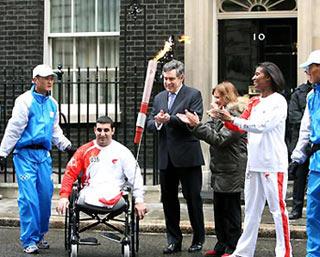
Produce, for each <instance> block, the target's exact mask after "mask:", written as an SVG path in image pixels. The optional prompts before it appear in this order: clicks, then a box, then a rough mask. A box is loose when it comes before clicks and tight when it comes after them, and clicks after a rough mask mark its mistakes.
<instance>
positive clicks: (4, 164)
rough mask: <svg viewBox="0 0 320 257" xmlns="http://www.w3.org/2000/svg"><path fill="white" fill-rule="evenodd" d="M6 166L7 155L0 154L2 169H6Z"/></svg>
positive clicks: (0, 168) (0, 166) (0, 167)
mask: <svg viewBox="0 0 320 257" xmlns="http://www.w3.org/2000/svg"><path fill="white" fill-rule="evenodd" d="M5 166H6V157H3V156H0V170H1V171H2V170H4V168H5Z"/></svg>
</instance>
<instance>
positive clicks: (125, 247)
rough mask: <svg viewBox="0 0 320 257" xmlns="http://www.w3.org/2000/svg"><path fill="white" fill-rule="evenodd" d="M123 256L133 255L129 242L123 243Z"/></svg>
mask: <svg viewBox="0 0 320 257" xmlns="http://www.w3.org/2000/svg"><path fill="white" fill-rule="evenodd" d="M122 256H123V257H131V255H130V245H129V244H123V245H122Z"/></svg>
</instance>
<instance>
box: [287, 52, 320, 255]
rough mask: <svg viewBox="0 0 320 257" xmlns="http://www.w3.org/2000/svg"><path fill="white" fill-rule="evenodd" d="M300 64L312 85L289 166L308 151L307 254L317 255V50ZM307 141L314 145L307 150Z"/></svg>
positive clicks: (319, 178) (319, 244)
mask: <svg viewBox="0 0 320 257" xmlns="http://www.w3.org/2000/svg"><path fill="white" fill-rule="evenodd" d="M300 67H302V68H304V69H305V71H306V72H307V73H308V75H309V76H310V82H311V83H313V85H314V89H313V90H311V91H310V93H309V94H308V96H307V106H306V109H305V112H304V115H303V118H302V121H301V126H300V134H299V140H298V143H297V145H296V147H295V149H294V151H293V153H292V155H291V159H292V163H291V164H290V167H289V169H294V167H295V166H296V164H301V163H303V162H304V161H305V160H306V159H307V157H308V154H309V155H310V154H311V157H310V165H309V169H310V172H309V179H308V188H307V237H308V239H307V257H320V236H319V235H320V215H319V214H320V151H319V150H320V50H316V51H313V52H311V53H310V55H309V57H308V60H307V61H306V62H305V63H303V64H301V65H300ZM309 141H310V142H311V143H312V144H313V145H312V148H311V149H312V150H311V151H309V153H308V152H307V151H306V149H307V147H306V146H307V145H308V143H309Z"/></svg>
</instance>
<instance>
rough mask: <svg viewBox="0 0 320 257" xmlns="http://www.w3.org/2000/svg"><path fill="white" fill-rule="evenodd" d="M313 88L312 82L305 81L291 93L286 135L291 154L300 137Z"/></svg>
mask: <svg viewBox="0 0 320 257" xmlns="http://www.w3.org/2000/svg"><path fill="white" fill-rule="evenodd" d="M311 89H312V85H311V84H310V83H303V84H301V85H300V86H298V87H297V88H296V89H295V91H294V92H293V93H292V94H291V98H290V102H289V105H288V122H287V124H288V128H287V135H286V142H287V146H288V151H289V154H290V155H291V153H292V151H293V150H294V148H295V146H296V144H297V141H298V138H299V130H300V124H301V119H302V116H303V113H304V109H305V107H306V99H307V94H308V93H309V91H310V90H311Z"/></svg>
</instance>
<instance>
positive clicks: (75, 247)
mask: <svg viewBox="0 0 320 257" xmlns="http://www.w3.org/2000/svg"><path fill="white" fill-rule="evenodd" d="M77 256H78V245H77V244H71V249H70V257H77Z"/></svg>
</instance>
